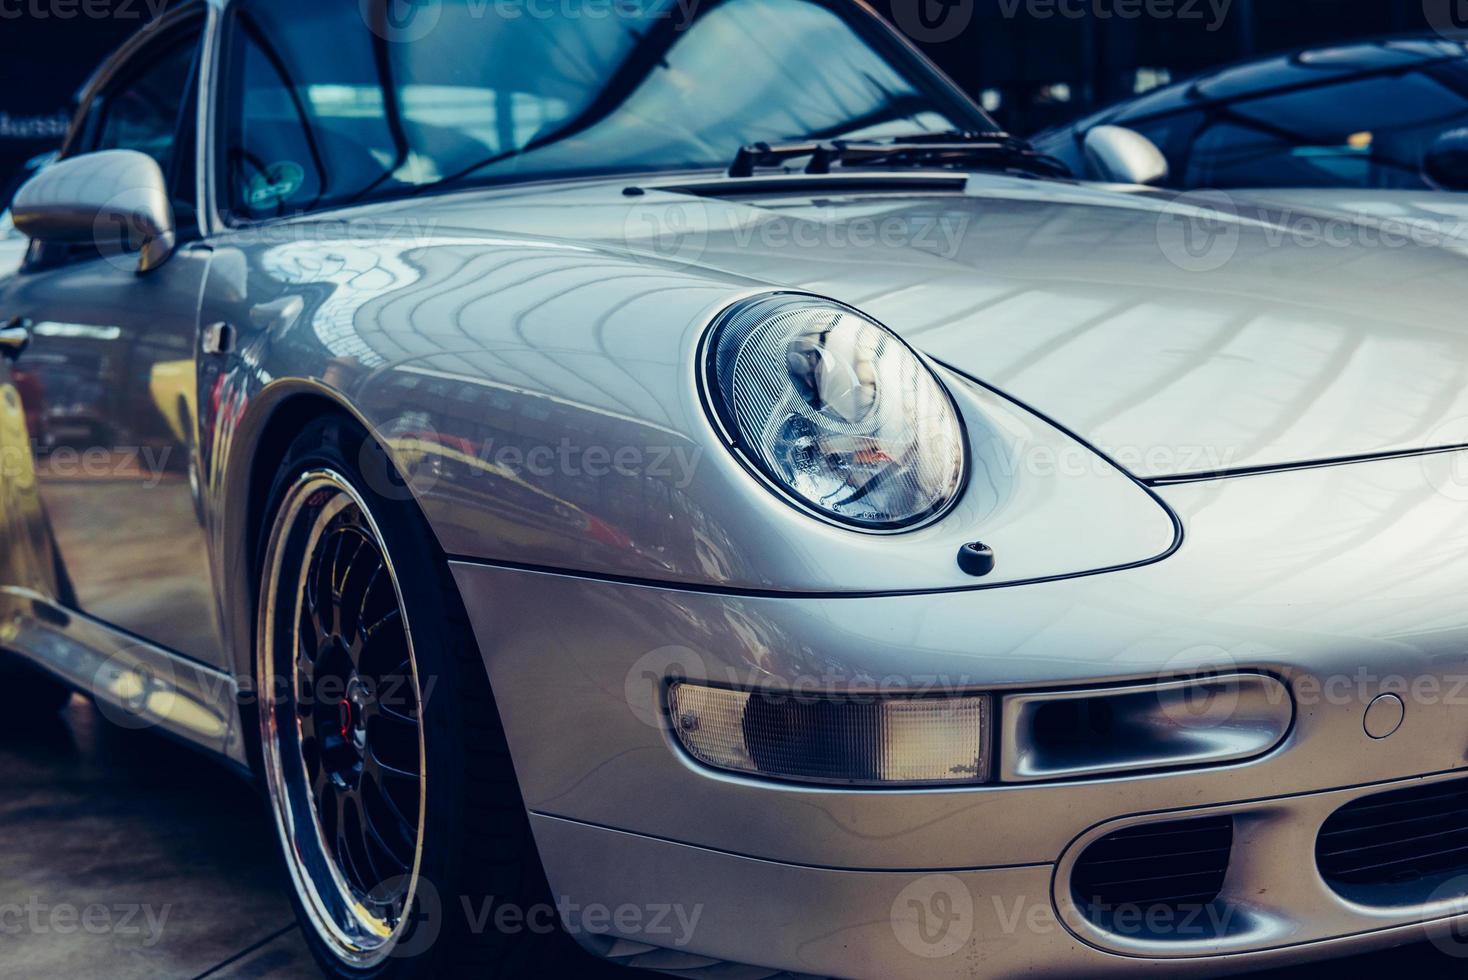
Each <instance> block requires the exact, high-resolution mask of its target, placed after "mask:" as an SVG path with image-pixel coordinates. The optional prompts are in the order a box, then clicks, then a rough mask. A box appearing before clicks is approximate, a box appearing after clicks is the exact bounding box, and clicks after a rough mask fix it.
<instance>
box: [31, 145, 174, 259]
mask: <svg viewBox="0 0 1468 980" xmlns="http://www.w3.org/2000/svg"><path fill="white" fill-rule="evenodd" d="M10 216H11V220H12V221H14V222H15V227H16V229H17V230H19V231H20V233H21V234H23V235H25V236H26V237H28V238H31V239H34V240H35V241H38V242H46V243H56V244H69V245H80V244H88V243H90V244H95V245H96V246H97V247H98V248H99V249H101V250H102V253H103V254H104V255H114V254H120V253H124V252H135V253H137V255H138V264H137V271H138V272H140V273H142V272H150V271H152V270H153V269H156V268H158V267H159V266H160V265H162V264H163V263H164V262H167V261H168V257H169V256H170V255H172V254H173V249H174V246H175V244H176V242H177V237H176V234H175V230H174V225H173V207H172V205H170V204H169V203H168V185H167V183H166V182H165V181H164V179H163V171H162V170H160V169H159V168H158V164H157V162H156V161H154V159H153V158H152V157H150V156H148V155H147V154H145V153H138V152H137V151H136V150H103V151H101V152H99V153H87V154H83V155H82V156H78V157H72V158H70V159H67V160H61V161H58V162H56V163H53V164H51V165H50V166H48V167H46V168H45V169H44V170H42V171H41V172H40V173H38V174H36V175H35V176H34V177H32V178H31V179H30V180H28V181H26V183H25V184H24V185H22V186H21V188H20V190H18V191H16V194H15V201H14V202H13V203H12V204H11V208H10Z"/></svg>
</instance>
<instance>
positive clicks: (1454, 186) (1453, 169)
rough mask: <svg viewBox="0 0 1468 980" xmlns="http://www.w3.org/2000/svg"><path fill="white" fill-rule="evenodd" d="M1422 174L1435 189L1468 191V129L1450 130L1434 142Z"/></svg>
mask: <svg viewBox="0 0 1468 980" xmlns="http://www.w3.org/2000/svg"><path fill="white" fill-rule="evenodd" d="M1422 172H1423V174H1425V175H1426V177H1427V180H1428V183H1430V184H1432V185H1433V186H1434V187H1437V188H1440V189H1442V190H1446V191H1468V129H1450V130H1448V131H1447V132H1446V133H1443V134H1442V135H1441V136H1439V137H1438V138H1437V139H1435V140H1433V142H1432V146H1431V147H1429V148H1428V151H1427V156H1426V157H1424V158H1423V160H1422Z"/></svg>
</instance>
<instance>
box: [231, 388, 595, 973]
mask: <svg viewBox="0 0 1468 980" xmlns="http://www.w3.org/2000/svg"><path fill="white" fill-rule="evenodd" d="M322 472H329V473H331V474H336V475H339V476H340V477H342V478H344V479H345V481H346V482H347V483H348V484H350V486H351V488H352V489H353V490H355V492H356V495H357V496H358V498H359V499H360V501H361V503H363V504H365V505H366V510H367V512H368V514H369V515H370V517H371V523H373V524H375V530H376V531H377V532H378V534H379V536H380V539H381V545H382V549H383V551H384V552H385V554H386V557H387V568H388V571H389V573H392V572H396V579H397V586H398V589H397V592H398V593H399V595H400V597H401V599H400V601H401V611H402V614H403V618H404V620H405V621H406V622H407V623H408V624H410V631H409V633H408V635H409V637H410V639H409V641H408V645H409V648H410V651H411V655H412V658H413V659H414V661H415V671H416V676H417V677H418V678H419V679H420V680H422V679H424V678H427V679H431V682H432V684H431V688H429V687H428V684H427V682H426V681H424V682H423V683H422V685H421V686H422V687H423V688H425V689H426V690H427V696H426V697H425V698H424V699H423V703H422V704H421V710H419V711H418V712H417V715H418V717H419V718H420V719H421V732H422V740H421V745H422V747H423V748H422V751H423V762H424V764H425V767H426V768H425V769H423V770H420V772H422V773H423V774H424V779H423V782H422V785H423V787H424V789H423V796H422V799H423V801H424V802H423V805H422V811H421V812H422V831H421V837H420V850H419V854H420V855H421V858H420V864H419V869H420V870H419V873H418V880H419V885H418V887H417V890H416V892H411V893H410V894H414V895H415V897H414V898H412V900H411V909H410V911H409V913H408V915H407V917H406V921H405V924H404V925H403V926H402V928H403V929H404V930H405V931H404V932H403V934H402V935H401V937H400V938H398V939H397V940H396V943H395V948H394V949H393V951H392V952H391V953H390V954H388V955H387V956H386V959H384V960H382V961H381V962H380V963H375V964H371V965H368V966H361V967H359V966H357V965H354V964H351V963H348V962H346V961H345V960H344V959H343V956H342V955H341V954H340V953H339V952H338V947H337V946H336V945H334V944H333V942H332V940H331V939H330V937H329V936H327V935H325V934H324V931H323V930H322V929H321V928H319V927H318V926H317V925H316V924H315V921H316V920H315V919H314V918H313V915H312V914H311V912H310V911H309V910H308V908H307V900H306V899H305V898H303V895H302V894H301V892H300V889H299V887H298V886H295V885H293V886H292V887H291V889H290V890H291V899H292V902H293V904H294V906H295V910H296V914H297V917H298V919H299V921H300V923H301V926H302V932H303V933H304V935H305V937H306V942H307V944H308V945H309V946H310V948H311V952H312V954H313V955H314V956H315V958H316V960H317V962H318V963H319V964H320V966H321V968H322V970H323V972H324V973H325V974H326V975H327V976H332V977H341V978H351V980H368V978H371V980H378V978H383V980H389V978H390V980H416V978H443V977H460V976H463V977H486V978H511V977H541V976H559V975H572V976H575V975H577V974H578V971H577V967H576V965H577V964H578V963H584V962H586V960H585V954H583V953H581V951H580V949H579V947H577V946H576V945H575V943H574V941H573V940H571V939H570V938H569V937H568V936H567V935H565V934H564V933H563V932H562V931H561V930H560V928H559V925H558V924H557V925H556V926H555V927H554V928H553V929H550V930H544V929H542V930H538V931H532V930H529V929H524V930H515V931H500V930H496V929H495V928H494V927H493V924H492V923H493V922H494V918H493V916H491V917H490V918H488V919H485V918H482V910H483V909H485V908H488V907H492V908H498V907H500V906H504V905H512V906H518V907H519V908H521V909H525V910H528V909H531V908H534V907H538V906H539V907H551V908H553V907H554V902H553V901H552V899H551V895H550V889H549V887H548V886H547V884H546V880H545V875H544V872H543V870H542V868H541V865H540V860H539V856H538V854H537V852H536V848H535V843H534V840H533V838H532V836H531V831H530V824H529V820H528V817H527V815H526V812H525V806H524V803H523V801H522V798H521V795H520V791H519V786H518V784H517V783H516V780H515V774H514V770H513V767H512V765H511V761H510V755H509V750H508V747H507V746H506V743H505V735H504V732H503V729H502V728H501V725H500V721H499V713H498V710H497V708H496V707H495V703H494V698H493V696H492V694H491V692H490V688H489V683H488V679H487V677H486V675H485V668H484V663H483V661H482V660H481V658H480V655H479V650H478V647H477V644H476V643H475V641H474V638H473V635H472V633H471V631H470V628H469V624H468V620H467V617H466V615H465V612H464V609H463V607H462V604H461V602H460V601H459V596H458V590H457V587H456V586H455V584H454V582H453V580H452V579H451V577H450V576H449V572H448V565H447V562H446V561H445V559H444V556H443V554H442V553H441V552H440V550H439V548H438V546H437V542H436V539H435V537H434V535H433V533H432V532H431V530H430V529H429V527H428V525H427V523H426V521H425V520H424V518H423V516H422V514H421V512H420V511H419V510H418V508H417V506H416V504H415V503H414V502H413V500H412V499H411V495H410V494H409V493H408V491H407V489H406V488H405V487H403V486H402V484H401V483H398V482H396V481H395V480H393V479H391V478H389V477H388V476H386V474H388V473H389V472H390V467H388V466H386V465H385V458H384V456H383V454H382V452H381V450H380V449H379V448H377V446H376V444H375V443H373V442H372V441H371V440H370V439H369V438H368V436H367V434H366V433H365V432H364V431H363V430H362V429H361V427H360V426H358V425H357V424H356V423H355V422H354V421H353V420H350V419H348V418H346V417H340V416H326V417H323V418H320V419H318V420H316V421H314V422H312V423H310V424H308V425H307V426H306V427H305V428H304V430H303V431H302V432H301V433H300V435H299V436H298V437H297V438H296V439H295V441H294V442H293V443H292V445H291V447H290V449H289V450H288V451H287V453H286V456H285V459H284V462H283V463H282V465H281V466H280V469H279V472H278V473H277V475H276V477H275V480H274V483H273V486H272V488H271V490H270V495H269V504H268V507H267V508H266V511H265V514H266V516H265V520H264V522H263V527H262V529H261V544H262V546H261V548H260V550H259V552H258V554H259V555H260V556H261V558H260V562H259V565H260V567H259V569H258V570H259V572H260V574H261V578H260V581H261V583H262V597H261V606H262V607H264V606H265V605H266V596H265V591H266V590H269V589H270V588H271V574H270V570H269V568H268V567H267V566H268V565H271V564H272V561H271V559H270V556H269V554H268V553H267V552H268V550H269V548H268V543H269V541H270V539H271V536H272V533H273V531H272V529H273V528H276V527H277V525H278V524H279V522H280V521H281V520H282V518H283V517H285V516H286V515H285V514H283V512H282V506H283V504H286V503H287V502H288V498H290V496H291V494H292V488H293V487H299V486H300V485H301V482H302V480H303V477H304V478H307V479H309V477H307V476H306V475H307V474H320V473H322ZM302 492H304V491H302ZM275 533H277V534H280V533H283V532H275ZM317 574H318V573H305V574H303V575H301V577H300V580H301V581H306V580H315V579H316V577H317ZM280 581H285V580H284V579H280ZM371 588H372V587H371V586H369V587H367V588H366V589H364V590H363V592H364V594H365V593H366V592H370V590H371ZM345 589H346V587H345V585H344V586H343V591H345ZM333 592H335V587H334V586H333ZM297 595H298V593H296V592H293V593H292V595H291V596H290V597H289V598H290V602H291V604H292V605H294V603H295V602H296V601H297V599H296V596H297ZM299 601H300V602H301V603H302V604H304V603H306V602H307V600H306V599H305V598H301V599H299ZM364 602H365V599H364ZM281 605H282V606H284V605H285V604H284V603H282V604H281ZM281 618H286V614H284V613H281V614H279V615H278V616H277V619H281ZM289 618H290V619H292V620H297V621H298V616H296V615H294V614H291V615H290V616H289ZM357 622H358V623H360V622H362V619H361V617H360V616H359V617H358V619H357ZM261 624H262V625H261V629H262V635H261V637H260V638H259V639H258V641H257V642H258V643H259V644H261V646H260V650H261V651H262V657H263V656H265V653H266V651H267V650H268V649H269V648H268V647H266V646H265V645H263V644H264V640H265V636H264V634H263V631H264V630H265V629H267V628H270V629H275V628H278V626H277V624H267V623H266V617H265V616H262V617H261ZM288 628H290V629H294V628H295V627H288ZM276 635H279V634H276ZM291 635H292V636H294V635H295V634H294V633H292V634H291ZM366 643H367V641H365V640H364V641H363V645H364V646H365V645H366ZM293 645H294V643H293ZM292 656H294V653H293V654H292ZM259 666H260V665H258V664H257V669H259ZM313 669H314V668H313ZM313 676H314V674H313ZM290 687H291V685H285V688H286V689H287V690H289V689H290ZM294 696H295V695H294V693H291V694H290V695H288V697H294ZM342 704H343V707H344V710H345V712H346V713H345V718H346V720H345V721H343V722H342V734H343V737H345V735H346V733H347V731H348V729H349V727H350V725H351V719H352V718H353V714H352V708H351V707H350V706H347V704H346V701H343V702H342ZM270 710H271V709H270V708H269V706H268V705H267V704H265V703H262V705H261V707H260V711H261V714H262V716H263V715H265V714H267V713H269V712H270ZM294 710H298V711H300V712H302V713H306V712H309V711H311V710H312V709H310V708H307V707H298V708H296V709H294ZM277 717H280V716H277ZM292 717H294V716H292ZM277 724H278V723H277ZM361 724H364V727H363V729H362V730H363V731H364V732H365V731H366V728H365V723H361ZM315 730H316V729H312V731H315ZM298 731H299V729H298ZM267 737H268V731H267V730H265V729H263V728H262V738H267ZM297 737H298V738H299V737H300V736H299V735H298V736H297ZM365 737H366V736H365V735H364V736H363V738H364V740H365ZM327 740H328V736H322V738H321V741H323V742H324V741H327ZM279 743H280V739H277V740H276V743H275V744H277V745H278V744H279ZM301 744H302V745H304V744H305V742H304V741H302V743H301ZM277 751H281V750H277ZM300 751H301V752H302V753H303V754H304V752H305V750H304V749H301V750H300ZM364 751H372V750H364ZM262 754H263V755H265V758H266V769H267V770H269V766H270V762H269V755H268V754H266V753H263V752H262ZM322 765H324V763H318V764H317V767H316V768H317V769H318V770H319V769H320V768H321V766H322ZM302 771H303V772H305V771H306V770H305V768H303V770H302ZM262 778H263V777H262ZM333 778H335V777H333ZM264 782H265V783H266V792H267V795H270V794H271V790H270V780H269V779H268V778H264ZM305 782H306V783H311V782H312V780H311V778H310V777H309V775H308V776H306V777H305ZM312 799H313V800H314V799H315V797H314V796H313V797H312ZM361 806H362V810H360V811H358V812H359V813H361V814H365V812H366V810H367V806H366V804H365V803H364V804H361ZM313 807H314V804H313ZM272 809H274V807H273V808H272ZM338 812H340V811H338ZM316 819H317V820H318V826H319V821H322V820H324V819H326V818H321V817H317V818H316ZM337 819H343V818H337ZM359 819H361V820H363V821H366V820H367V818H366V817H365V816H361V817H359ZM343 822H345V821H344V820H343ZM277 827H278V829H279V827H280V824H279V823H278V824H277ZM282 833H284V831H282ZM322 833H323V835H324V834H325V833H326V832H325V831H323V832H322ZM323 839H324V836H323ZM337 846H338V847H342V846H344V845H341V844H340V843H338V845H337ZM285 850H286V848H285V847H283V848H282V851H283V852H284V851H285ZM286 862H287V866H288V867H287V871H288V873H289V872H291V871H292V868H291V867H290V859H289V858H286ZM358 863H360V862H358ZM288 877H289V874H288ZM291 880H292V881H295V880H296V879H294V878H292V879H291ZM423 883H426V884H427V886H429V887H427V888H425V887H424V886H423ZM491 902H492V903H493V905H492V906H490V905H489V904H487V903H491ZM466 910H473V915H472V916H471V915H470V914H466ZM476 921H477V922H478V923H481V924H482V923H485V922H488V923H490V925H489V927H488V928H482V927H480V928H476V927H475V922H476ZM551 922H557V920H556V919H555V917H554V916H552V917H551Z"/></svg>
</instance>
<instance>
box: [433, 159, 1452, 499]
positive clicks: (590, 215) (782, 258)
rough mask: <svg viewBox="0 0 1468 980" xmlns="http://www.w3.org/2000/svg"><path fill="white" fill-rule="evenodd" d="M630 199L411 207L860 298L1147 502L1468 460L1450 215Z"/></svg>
mask: <svg viewBox="0 0 1468 980" xmlns="http://www.w3.org/2000/svg"><path fill="white" fill-rule="evenodd" d="M626 183H627V182H626V181H621V182H618V183H616V184H615V185H613V184H585V185H578V186H574V187H561V188H558V189H555V190H550V191H547V190H544V189H541V190H537V191H529V190H522V191H518V192H509V193H498V194H493V195H483V196H475V195H452V196H445V197H441V198H437V199H434V200H432V201H431V202H430V201H424V200H419V201H417V202H414V203H413V204H412V205H411V207H412V208H413V209H414V216H415V220H420V221H424V222H428V223H431V224H432V225H433V226H435V227H436V228H444V227H448V226H453V227H456V228H461V229H464V228H472V229H477V230H480V231H485V232H489V231H492V232H494V233H496V234H516V233H518V234H528V235H536V236H551V237H556V238H564V239H571V240H575V241H578V242H581V243H584V244H590V245H593V246H595V247H598V248H602V249H614V250H618V251H623V252H629V253H632V254H634V255H637V256H639V257H642V258H644V259H645V260H646V261H648V262H652V263H670V262H671V263H679V264H683V265H687V266H696V267H700V268H702V269H705V270H707V271H709V272H710V273H713V272H717V273H718V274H720V275H722V276H726V277H732V278H734V279H736V280H744V281H748V282H749V283H751V284H765V285H771V286H776V287H780V288H793V289H801V290H808V291H811V292H815V293H820V294H824V295H827V296H830V297H833V298H836V299H840V300H842V301H844V302H847V303H850V304H852V305H853V306H856V307H858V308H860V309H863V310H865V311H866V312H868V313H869V314H871V315H873V316H875V317H877V318H878V319H880V320H882V321H883V322H885V323H887V324H888V325H889V326H891V327H892V328H894V329H896V330H897V331H899V332H900V333H901V334H902V335H903V336H905V337H906V338H907V339H908V340H910V341H911V342H912V343H913V344H915V345H916V346H918V347H920V348H921V349H923V350H925V351H926V352H928V353H929V354H930V355H931V356H933V357H935V358H936V359H938V360H940V361H942V362H944V363H946V364H948V365H950V366H951V367H953V368H955V369H956V370H959V371H961V372H963V373H965V374H968V375H970V376H972V377H974V378H976V379H978V380H980V381H982V382H984V383H985V384H988V385H990V386H992V387H994V388H997V389H999V390H1001V391H1002V392H1004V393H1006V394H1008V395H1009V396H1011V397H1012V398H1015V399H1017V400H1019V401H1022V402H1024V403H1026V404H1027V405H1029V406H1030V407H1032V408H1033V409H1035V410H1037V411H1039V412H1041V413H1042V414H1044V415H1046V416H1048V417H1049V418H1051V419H1053V420H1054V421H1056V422H1058V423H1059V424H1061V425H1063V426H1065V427H1067V428H1069V429H1070V430H1072V431H1073V432H1075V433H1076V434H1077V435H1079V436H1080V437H1082V438H1083V439H1085V440H1087V441H1088V442H1090V443H1091V444H1093V445H1095V446H1096V447H1097V448H1099V449H1101V450H1102V451H1103V452H1106V453H1108V454H1109V455H1111V456H1112V457H1113V458H1114V459H1116V460H1117V461H1118V462H1120V463H1121V464H1122V465H1124V466H1125V467H1127V468H1128V469H1130V470H1131V471H1132V472H1133V473H1135V474H1137V475H1138V476H1141V477H1144V478H1167V477H1185V476H1197V475H1202V474H1209V473H1219V472H1231V471H1237V470H1248V469H1252V468H1266V467H1272V466H1282V465H1290V464H1299V463H1308V462H1314V461H1324V460H1334V459H1342V458H1351V457H1360V456H1370V455H1379V454H1392V453H1402V452H1411V451H1416V450H1422V449H1428V448H1437V447H1444V446H1455V445H1463V444H1468V325H1465V318H1464V313H1465V310H1468V221H1465V220H1464V217H1460V215H1459V213H1457V212H1455V211H1453V210H1452V208H1451V206H1450V205H1448V204H1447V201H1448V199H1449V197H1450V196H1449V195H1442V194H1431V193H1423V194H1415V195H1414V194H1407V193H1398V194H1385V195H1377V196H1376V197H1374V198H1373V197H1372V195H1370V194H1365V195H1360V194H1358V195H1356V197H1357V201H1356V203H1354V204H1352V203H1350V202H1348V201H1346V200H1345V199H1344V198H1343V197H1341V196H1332V195H1328V194H1297V195H1290V194H1285V193H1277V194H1274V195H1273V196H1271V195H1267V194H1259V195H1254V196H1243V195H1237V194H1236V195H1233V196H1230V195H1225V194H1221V193H1197V194H1188V195H1181V196H1178V195H1175V194H1170V193H1163V192H1153V191H1142V190H1138V189H1130V190H1122V189H1116V188H1106V187H1101V186H1096V185H1083V184H1071V183H1065V182H1055V181H1033V180H1023V179H1017V178H1008V177H1000V176H989V175H974V176H972V177H971V178H970V179H969V181H968V183H967V186H966V187H965V188H962V189H955V190H951V191H938V190H932V189H921V188H916V187H914V188H912V189H909V190H886V191H882V192H873V191H868V192H853V191H840V190H832V189H829V188H827V189H824V190H820V189H813V190H805V191H802V190H783V191H782V192H780V193H778V194H768V195H766V196H758V195H751V196H744V197H739V198H732V199H731V198H727V197H719V198H713V197H701V196H695V195H693V194H690V193H687V192H684V191H679V190H677V189H670V188H668V187H666V186H664V187H648V188H647V189H645V190H644V191H643V192H642V193H633V194H627V193H624V190H623V188H624V185H625V184H626ZM1363 201H1364V202H1365V204H1363V203H1362V202H1363ZM1465 217H1468V215H1465Z"/></svg>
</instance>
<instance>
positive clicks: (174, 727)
mask: <svg viewBox="0 0 1468 980" xmlns="http://www.w3.org/2000/svg"><path fill="white" fill-rule="evenodd" d="M0 647H3V648H4V649H6V650H8V651H10V652H12V653H15V654H18V655H20V656H22V657H25V658H26V659H27V660H30V661H32V662H33V663H35V664H36V665H37V666H38V667H41V668H43V669H45V670H47V671H49V672H50V673H52V674H54V675H55V676H56V677H57V678H59V679H60V680H61V681H63V682H64V683H66V684H68V685H70V686H71V687H74V688H76V689H77V690H78V691H80V692H81V693H83V694H88V695H90V696H91V697H92V698H93V699H95V700H96V702H97V705H98V707H99V708H100V709H101V711H102V713H103V714H104V715H105V716H106V717H107V719H108V720H109V721H112V722H114V723H116V724H118V725H121V726H123V727H125V728H134V729H143V728H158V729H161V730H162V731H164V732H166V733H168V734H170V735H173V736H175V737H177V738H179V739H181V740H183V741H184V742H187V743H189V744H191V745H193V746H195V747H197V748H200V749H203V750H204V751H206V752H209V753H211V754H213V755H217V756H222V757H223V758H225V759H227V760H229V761H230V762H233V763H235V764H237V765H238V766H240V767H243V768H247V767H248V765H249V762H248V759H247V757H246V755H245V744H244V740H243V738H242V736H241V732H240V712H239V701H238V697H239V685H238V684H237V683H236V681H235V679H234V678H233V677H231V676H230V675H229V674H226V673H224V672H223V671H220V670H216V669H214V668H212V667H208V666H205V665H204V664H201V663H198V662H196V661H193V660H190V659H188V658H187V657H181V656H179V655H178V654H175V653H170V652H169V651H167V650H164V649H162V648H161V647H158V646H154V645H153V644H151V643H149V642H147V641H146V640H143V639H140V638H138V637H136V636H133V635H131V634H129V633H124V632H122V631H120V630H117V629H114V628H113V627H111V626H108V625H106V624H105V623H101V622H99V621H97V620H95V619H92V618H90V617H88V616H85V615H83V614H82V613H78V612H76V611H75V610H72V609H67V608H66V607H64V606H60V605H57V604H56V603H55V602H54V601H53V600H51V599H48V598H46V597H45V596H42V595H40V594H39V593H35V592H31V591H29V590H27V589H22V588H17V587H14V586H0Z"/></svg>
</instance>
